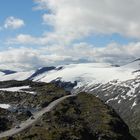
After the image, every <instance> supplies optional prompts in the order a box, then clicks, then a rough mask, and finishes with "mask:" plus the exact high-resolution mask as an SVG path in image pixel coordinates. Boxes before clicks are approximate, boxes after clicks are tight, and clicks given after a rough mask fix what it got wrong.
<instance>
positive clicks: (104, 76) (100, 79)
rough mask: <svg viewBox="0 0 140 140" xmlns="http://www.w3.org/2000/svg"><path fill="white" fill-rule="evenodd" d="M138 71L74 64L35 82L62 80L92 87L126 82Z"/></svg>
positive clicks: (43, 75) (40, 76)
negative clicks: (100, 84)
mask: <svg viewBox="0 0 140 140" xmlns="http://www.w3.org/2000/svg"><path fill="white" fill-rule="evenodd" d="M135 70H136V69H132V68H131V67H128V65H127V66H123V67H113V66H112V67H111V66H109V65H105V64H103V65H101V64H100V65H99V64H97V65H96V64H92V63H90V64H72V65H68V66H65V67H64V68H63V69H62V70H59V71H56V70H53V71H50V72H48V73H44V74H42V75H39V76H37V77H35V78H34V81H41V82H51V81H52V80H56V79H60V80H61V81H68V82H69V81H71V82H74V81H77V82H78V83H79V85H78V86H83V85H85V84H86V85H87V84H88V85H90V84H91V85H92V84H96V83H106V82H109V81H112V80H118V81H126V80H128V79H133V78H134V77H136V76H137V74H135V73H133V71H135Z"/></svg>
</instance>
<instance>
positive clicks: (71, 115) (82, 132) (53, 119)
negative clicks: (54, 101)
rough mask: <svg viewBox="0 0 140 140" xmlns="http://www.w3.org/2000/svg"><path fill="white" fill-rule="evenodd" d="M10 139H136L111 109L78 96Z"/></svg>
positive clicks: (88, 96)
mask: <svg viewBox="0 0 140 140" xmlns="http://www.w3.org/2000/svg"><path fill="white" fill-rule="evenodd" d="M12 139H13V140H17V139H18V140H22V139H24V140H28V139H32V140H39V139H40V140H135V138H133V137H132V136H131V134H130V133H129V129H128V127H127V125H126V124H125V123H124V122H123V120H122V119H121V118H120V117H119V116H118V115H117V114H116V112H115V111H114V110H112V109H111V108H110V107H108V106H107V105H105V104H104V103H103V102H102V101H101V100H99V99H98V98H96V97H94V96H92V95H89V94H86V93H80V94H79V95H78V96H77V97H72V98H69V99H66V100H64V101H63V102H62V103H60V104H59V105H58V106H57V107H56V108H54V110H53V111H52V112H50V113H46V114H44V115H43V117H42V118H41V119H40V120H39V121H38V122H37V123H36V124H34V125H33V126H32V127H31V128H29V129H28V130H25V131H24V132H22V133H21V134H18V135H16V136H14V137H13V138H12Z"/></svg>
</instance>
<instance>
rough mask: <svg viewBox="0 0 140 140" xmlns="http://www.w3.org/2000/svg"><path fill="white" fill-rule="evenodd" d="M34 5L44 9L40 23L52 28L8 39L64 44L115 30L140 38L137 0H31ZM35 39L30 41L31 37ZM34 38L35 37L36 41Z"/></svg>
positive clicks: (14, 41)
mask: <svg viewBox="0 0 140 140" xmlns="http://www.w3.org/2000/svg"><path fill="white" fill-rule="evenodd" d="M34 1H35V3H36V4H37V6H36V7H35V9H40V10H43V9H45V10H46V9H47V10H49V11H50V12H47V13H45V14H44V15H42V19H43V23H45V24H48V25H51V26H52V27H53V28H54V31H53V32H50V33H46V34H45V35H42V36H41V37H34V36H31V35H24V37H26V41H24V42H22V41H21V38H19V37H21V36H17V37H16V38H15V40H14V39H12V41H11V43H19V44H20V43H21V44H22V43H23V44H31V43H33V44H39V42H40V44H43V45H46V44H48V43H50V42H53V43H56V44H63V45H67V44H69V43H71V42H73V41H74V40H76V39H81V38H84V37H86V36H89V35H91V34H105V35H108V34H113V33H118V34H120V35H122V36H125V37H130V38H137V39H140V18H139V13H140V9H139V7H140V2H139V1H137V0H133V2H132V0H123V1H122V0H102V1H100V0H82V1H81V0H59V1H58V0H34ZM29 38H30V39H29ZM34 39H35V40H36V41H33V40H34ZM37 40H38V41H37ZM25 42H26V43H25Z"/></svg>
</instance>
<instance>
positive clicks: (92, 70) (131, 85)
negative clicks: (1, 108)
mask: <svg viewBox="0 0 140 140" xmlns="http://www.w3.org/2000/svg"><path fill="white" fill-rule="evenodd" d="M26 79H29V80H33V81H38V82H52V81H53V82H54V81H57V82H61V83H64V82H66V83H70V82H71V83H76V84H74V85H76V86H75V87H74V88H73V90H72V92H75V93H77V92H81V91H86V92H89V93H91V94H94V95H95V96H97V97H99V98H100V99H102V100H103V101H104V102H105V103H106V104H108V105H110V106H112V107H113V108H114V109H115V110H116V111H117V112H118V113H119V115H120V116H121V117H122V118H123V119H124V120H125V121H126V123H127V124H128V125H129V127H130V128H131V131H132V132H133V134H135V136H137V137H138V138H140V135H139V134H140V121H139V118H140V109H139V108H140V59H137V60H135V61H133V62H131V63H128V64H126V65H123V66H120V67H118V66H117V67H116V66H115V65H113V66H112V65H110V64H100V63H83V64H70V65H65V66H61V67H56V68H55V67H44V68H40V69H38V70H36V71H35V70H33V71H27V72H16V73H12V74H8V75H7V74H5V73H3V72H0V81H7V80H21V81H22V80H26ZM61 85H63V86H67V88H68V86H69V85H70V84H69V85H66V84H61ZM70 86H71V85H70ZM70 89H71V88H70Z"/></svg>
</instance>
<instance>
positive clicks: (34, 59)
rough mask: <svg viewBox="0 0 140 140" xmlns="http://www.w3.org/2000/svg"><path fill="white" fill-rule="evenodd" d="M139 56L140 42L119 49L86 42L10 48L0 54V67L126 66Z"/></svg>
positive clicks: (113, 46) (115, 46) (114, 46)
mask: <svg viewBox="0 0 140 140" xmlns="http://www.w3.org/2000/svg"><path fill="white" fill-rule="evenodd" d="M139 56H140V42H138V43H130V44H129V45H127V46H120V45H118V44H116V43H112V44H109V45H108V46H106V47H102V48H97V47H94V46H92V45H90V44H87V43H79V44H74V45H73V46H71V47H69V46H68V47H64V46H59V45H52V46H48V47H42V48H38V49H33V48H24V47H22V48H17V49H16V48H15V49H13V48H11V49H9V50H7V51H1V52H0V67H1V68H7V69H23V70H29V69H36V68H38V67H42V66H52V65H53V66H56V65H61V64H62V65H64V64H69V63H79V62H80V63H83V62H110V63H111V64H125V63H128V62H130V61H132V60H134V59H136V58H138V57H139Z"/></svg>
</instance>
